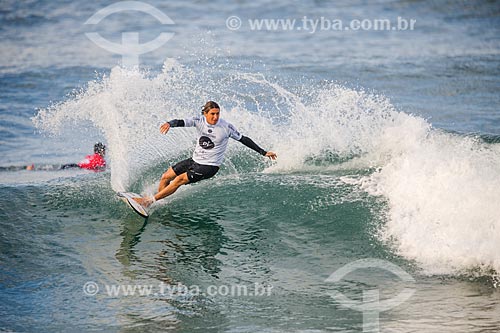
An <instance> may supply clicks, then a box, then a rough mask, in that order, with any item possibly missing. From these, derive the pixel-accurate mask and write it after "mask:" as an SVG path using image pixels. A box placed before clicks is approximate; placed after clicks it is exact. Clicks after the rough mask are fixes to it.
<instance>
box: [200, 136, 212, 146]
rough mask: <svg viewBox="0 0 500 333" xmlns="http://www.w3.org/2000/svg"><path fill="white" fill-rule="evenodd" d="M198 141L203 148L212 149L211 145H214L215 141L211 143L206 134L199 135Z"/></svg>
mask: <svg viewBox="0 0 500 333" xmlns="http://www.w3.org/2000/svg"><path fill="white" fill-rule="evenodd" d="M198 143H199V144H200V146H201V148H203V149H212V148H213V147H215V143H213V142H212V140H210V138H209V137H206V136H202V137H200V140H199V141H198Z"/></svg>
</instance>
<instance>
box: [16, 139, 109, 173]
mask: <svg viewBox="0 0 500 333" xmlns="http://www.w3.org/2000/svg"><path fill="white" fill-rule="evenodd" d="M105 155H106V146H105V145H104V144H103V143H102V142H98V143H96V144H95V145H94V154H92V155H87V156H85V158H84V159H83V160H81V161H80V162H78V163H69V164H63V165H61V166H60V167H58V168H55V169H71V168H80V169H87V170H93V171H104V170H105V169H106V160H105V159H104V156H105ZM38 169H42V170H48V169H54V168H47V167H35V165H34V164H31V165H28V166H26V170H38Z"/></svg>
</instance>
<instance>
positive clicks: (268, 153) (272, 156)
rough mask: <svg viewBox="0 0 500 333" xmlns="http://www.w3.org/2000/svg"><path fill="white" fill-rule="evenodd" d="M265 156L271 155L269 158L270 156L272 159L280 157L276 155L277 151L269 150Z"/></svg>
mask: <svg viewBox="0 0 500 333" xmlns="http://www.w3.org/2000/svg"><path fill="white" fill-rule="evenodd" d="M264 156H266V157H269V158H270V159H272V160H275V159H277V158H278V155H276V153H273V152H272V151H268V152H267V153H266V155H264Z"/></svg>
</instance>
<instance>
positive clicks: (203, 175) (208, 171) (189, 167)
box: [172, 158, 219, 184]
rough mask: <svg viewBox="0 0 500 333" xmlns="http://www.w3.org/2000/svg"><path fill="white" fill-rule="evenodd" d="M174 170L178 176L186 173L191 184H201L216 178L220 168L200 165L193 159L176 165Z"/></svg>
mask: <svg viewBox="0 0 500 333" xmlns="http://www.w3.org/2000/svg"><path fill="white" fill-rule="evenodd" d="M172 169H173V170H174V172H175V174H176V175H177V176H179V175H181V174H183V173H184V172H187V176H188V179H189V184H192V183H196V182H199V181H200V180H202V179H208V178H211V177H213V176H215V174H216V173H217V171H219V167H218V166H215V165H205V164H198V163H196V162H195V161H193V159H192V158H188V159H187V160H184V161H180V162H179V163H177V164H176V165H174V166H173V167H172Z"/></svg>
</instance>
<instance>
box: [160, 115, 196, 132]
mask: <svg viewBox="0 0 500 333" xmlns="http://www.w3.org/2000/svg"><path fill="white" fill-rule="evenodd" d="M198 120H199V119H198V118H187V119H172V120H170V121H168V122H166V123H165V124H163V125H161V127H160V132H161V133H162V134H167V132H168V130H169V129H170V127H193V126H195V125H196V121H198Z"/></svg>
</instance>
